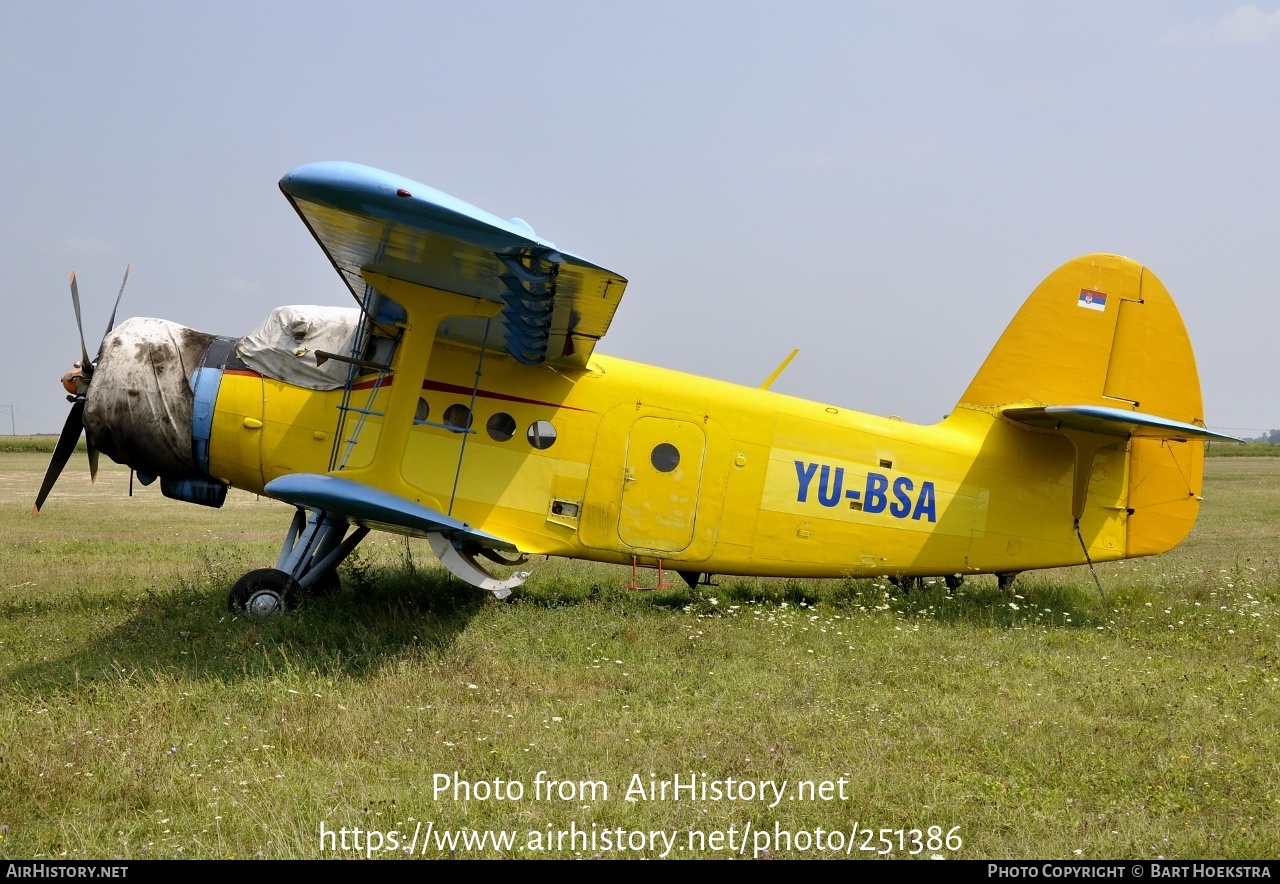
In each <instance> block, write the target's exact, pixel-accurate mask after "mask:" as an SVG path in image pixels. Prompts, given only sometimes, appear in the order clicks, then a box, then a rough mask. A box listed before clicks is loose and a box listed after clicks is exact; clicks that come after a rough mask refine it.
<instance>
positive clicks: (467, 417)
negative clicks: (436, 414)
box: [444, 402, 471, 433]
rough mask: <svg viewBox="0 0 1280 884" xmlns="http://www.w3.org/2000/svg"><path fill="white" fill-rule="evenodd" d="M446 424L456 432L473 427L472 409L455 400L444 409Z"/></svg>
mask: <svg viewBox="0 0 1280 884" xmlns="http://www.w3.org/2000/svg"><path fill="white" fill-rule="evenodd" d="M444 425H445V426H446V427H448V428H449V429H450V430H451V431H452V432H454V433H461V432H462V431H463V430H468V429H470V428H471V409H470V408H467V406H465V405H463V404H462V403H460V402H455V403H454V404H453V405H450V406H449V407H448V408H446V409H445V410H444Z"/></svg>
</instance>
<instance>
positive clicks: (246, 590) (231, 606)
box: [227, 568, 298, 617]
mask: <svg viewBox="0 0 1280 884" xmlns="http://www.w3.org/2000/svg"><path fill="white" fill-rule="evenodd" d="M297 595H298V581H296V580H294V579H293V578H292V577H290V576H289V575H288V574H286V573H285V572H283V571H279V570H277V569H275V568H259V569H258V570H257V571H250V572H249V573H248V574H246V575H244V576H243V577H241V578H240V579H239V580H237V581H236V585H235V586H233V587H231V592H229V593H228V594H227V609H228V610H230V611H232V612H235V613H240V612H244V613H246V614H252V615H253V616H255V617H269V616H271V615H272V614H281V613H283V612H284V611H287V610H288V609H290V608H292V607H293V604H294V601H295V600H296V599H297Z"/></svg>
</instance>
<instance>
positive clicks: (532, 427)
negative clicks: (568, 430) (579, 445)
mask: <svg viewBox="0 0 1280 884" xmlns="http://www.w3.org/2000/svg"><path fill="white" fill-rule="evenodd" d="M525 437H526V438H527V439H528V440H529V444H530V445H532V446H533V447H534V448H536V449H538V450H539V451H545V450H546V449H548V448H550V447H551V446H552V445H555V444H556V428H555V426H554V425H552V423H551V421H534V422H533V423H531V424H529V432H528V433H526V434H525Z"/></svg>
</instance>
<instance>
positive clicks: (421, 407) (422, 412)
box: [413, 396, 431, 423]
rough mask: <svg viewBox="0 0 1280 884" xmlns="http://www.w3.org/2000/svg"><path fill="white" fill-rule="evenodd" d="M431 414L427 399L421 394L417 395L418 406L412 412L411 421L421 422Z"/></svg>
mask: <svg viewBox="0 0 1280 884" xmlns="http://www.w3.org/2000/svg"><path fill="white" fill-rule="evenodd" d="M430 416H431V406H430V405H428V404H427V400H425V399H423V398H422V397H421V396H419V397H418V408H417V410H416V411H414V413H413V422H414V423H422V422H424V421H425V420H426V419H427V418H429V417H430Z"/></svg>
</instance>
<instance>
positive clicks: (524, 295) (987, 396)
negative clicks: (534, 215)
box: [36, 163, 1229, 614]
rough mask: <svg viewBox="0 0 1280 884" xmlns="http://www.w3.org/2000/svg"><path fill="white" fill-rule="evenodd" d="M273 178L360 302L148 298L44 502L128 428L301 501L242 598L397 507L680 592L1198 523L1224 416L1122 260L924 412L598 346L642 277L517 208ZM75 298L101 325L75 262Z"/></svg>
mask: <svg viewBox="0 0 1280 884" xmlns="http://www.w3.org/2000/svg"><path fill="white" fill-rule="evenodd" d="M280 188H281V190H282V191H283V192H284V194H285V196H286V197H287V198H288V200H289V201H290V203H292V205H293V206H294V208H295V209H296V210H297V212H298V214H299V216H301V218H302V220H303V222H304V223H305V224H306V225H307V227H308V228H309V229H310V231H311V233H312V234H313V235H314V236H315V238H316V241H317V242H318V243H319V244H320V246H321V248H322V249H324V252H325V254H326V255H327V256H328V258H329V260H330V261H331V262H332V263H333V266H334V268H335V269H336V270H337V271H338V274H339V275H340V276H341V277H342V279H343V281H344V282H346V284H347V285H348V286H349V287H350V289H351V292H352V293H353V295H354V296H355V299H356V302H357V304H358V307H357V308H349V309H339V308H317V307H285V308H278V309H277V310H275V311H273V312H272V314H271V316H269V317H268V318H267V320H266V321H265V322H264V323H263V324H262V325H260V326H259V327H258V329H257V330H255V331H254V332H253V333H251V334H250V335H246V336H245V337H242V338H222V337H215V336H213V335H207V334H203V333H200V332H196V331H193V330H191V329H186V328H182V327H181V326H177V325H175V324H173V323H168V322H165V321H163V320H156V319H132V320H129V321H127V322H124V323H122V324H121V325H120V326H118V327H115V328H110V329H109V331H108V333H107V335H106V337H105V338H104V339H103V341H102V345H101V347H100V349H99V352H98V355H97V357H96V358H95V359H90V358H89V355H88V350H87V348H84V346H83V331H81V342H82V356H83V358H82V361H81V363H80V364H79V365H78V366H77V368H76V370H74V371H73V372H72V373H70V374H69V375H68V376H67V377H66V378H64V385H65V386H66V387H67V389H68V392H69V393H70V396H69V397H68V398H70V399H72V400H73V402H74V404H73V406H72V412H71V415H70V416H69V418H68V420H67V425H66V427H65V428H64V431H63V436H62V438H61V440H60V442H59V446H58V449H57V451H56V452H55V454H54V457H53V459H52V461H51V463H50V465H49V471H48V474H47V475H46V477H45V481H44V485H43V487H42V488H41V489H40V492H39V496H38V499H37V501H36V509H37V511H38V510H39V507H40V505H41V504H42V503H43V502H44V500H45V498H46V497H47V495H48V493H49V491H50V489H51V488H52V487H53V484H54V482H55V481H56V479H57V477H58V474H59V473H60V472H61V470H62V468H63V466H64V465H65V464H66V462H67V459H68V457H69V456H70V453H71V450H72V448H73V447H74V445H75V442H76V440H77V439H78V438H79V436H80V432H81V428H82V427H83V429H84V430H85V431H86V433H87V438H88V442H89V446H90V468H91V471H92V470H93V469H94V468H95V467H96V462H97V455H98V452H104V453H106V454H107V455H108V456H109V457H111V458H112V459H113V460H115V461H117V462H119V463H122V464H126V465H128V466H129V467H131V468H132V469H133V470H134V471H136V473H137V475H138V478H139V480H140V481H142V482H143V483H150V482H152V481H154V480H156V479H159V480H160V483H161V489H162V491H163V493H164V494H165V495H167V496H169V497H173V498H177V499H180V500H187V501H191V502H193V503H199V504H205V505H209V506H220V505H221V504H222V502H223V500H224V499H225V497H226V493H227V489H228V487H231V486H235V487H237V488H242V489H245V490H248V491H252V492H255V493H259V494H265V495H267V496H269V497H272V498H276V499H278V500H281V501H284V502H286V503H288V504H291V505H292V506H294V507H296V514H295V516H294V519H293V523H292V525H291V527H290V528H289V530H288V532H287V535H286V537H285V541H284V544H283V549H282V551H281V553H280V557H279V560H278V561H277V562H276V566H275V567H274V568H264V569H261V570H256V571H253V572H251V573H249V574H247V575H245V576H244V577H243V578H242V579H240V580H239V581H238V582H237V583H236V585H235V587H234V588H233V589H232V590H231V593H230V600H229V601H230V605H231V607H232V608H233V609H237V610H248V611H250V612H253V613H256V614H269V613H272V612H274V611H278V610H280V609H282V608H284V607H286V606H288V605H289V604H290V603H291V602H292V601H293V599H294V598H295V597H296V596H297V595H298V594H300V593H305V592H308V591H312V592H315V591H320V590H323V589H325V588H327V587H332V586H333V584H334V583H335V582H336V580H337V577H336V573H335V568H336V566H337V565H338V563H339V562H341V561H342V559H343V557H345V556H346V555H347V554H349V553H350V552H351V551H352V549H354V548H355V546H356V545H357V544H358V543H359V542H360V540H361V539H362V538H363V537H364V536H365V535H366V534H367V533H368V531H369V530H370V529H374V528H376V529H380V530H384V531H391V532H396V533H400V534H406V535H411V536H415V537H425V538H427V540H428V541H429V542H430V543H431V546H432V549H433V550H434V551H435V552H436V554H437V555H438V556H439V558H440V560H441V562H442V563H443V564H444V566H445V567H446V568H448V569H449V570H450V571H451V572H452V573H453V574H455V575H457V576H458V577H460V578H461V579H463V580H465V581H467V582H468V583H470V584H472V585H474V586H476V587H479V588H481V589H484V590H488V591H490V592H493V593H494V594H495V595H497V596H498V597H499V598H502V597H504V596H506V595H507V594H508V593H510V592H511V590H512V589H513V588H515V587H516V586H518V585H520V583H522V582H523V581H524V580H525V579H526V578H527V577H528V572H525V571H516V572H514V573H507V572H506V568H511V567H516V566H518V565H519V564H521V563H522V562H523V561H525V557H527V556H529V555H547V556H564V557H568V558H577V559H592V560H596V561H601V562H614V563H618V564H622V565H630V566H632V568H633V571H632V573H633V576H634V574H635V570H634V569H635V568H637V567H647V568H657V569H659V572H658V583H659V585H662V583H663V580H664V574H665V573H666V572H670V571H675V572H677V573H678V574H679V575H680V576H681V577H683V578H684V579H685V580H686V581H688V582H689V583H690V584H691V585H693V584H695V583H697V582H698V581H699V580H700V579H702V578H709V577H710V576H711V575H715V574H731V575H762V576H770V575H772V576H795V577H840V576H854V577H864V576H889V577H891V578H894V579H895V580H897V581H899V582H900V583H904V584H905V583H908V582H910V581H914V580H917V579H919V578H922V577H928V576H933V577H945V578H946V579H947V581H948V584H949V585H952V586H954V585H956V584H957V583H958V581H959V580H960V579H961V578H963V577H964V576H965V575H973V574H996V575H999V576H1000V579H1001V581H1002V583H1003V582H1007V581H1008V580H1010V579H1012V576H1013V575H1015V574H1017V573H1018V572H1021V571H1026V570H1028V569H1033V568H1050V567H1058V566H1064V565H1077V564H1083V563H1085V562H1095V561H1102V560H1112V559H1121V558H1126V557H1132V556H1144V555H1151V554H1154V553H1160V552H1163V551H1165V550H1168V549H1171V548H1172V547H1173V546H1175V545H1176V544H1177V543H1179V542H1180V541H1181V540H1182V539H1183V538H1184V537H1185V536H1186V535H1187V533H1188V532H1189V531H1190V530H1191V527H1192V525H1193V524H1194V522H1195V518H1196V513H1197V510H1198V507H1199V502H1200V496H1199V495H1200V490H1201V476H1202V468H1203V458H1204V445H1203V444H1202V443H1203V441H1204V440H1208V439H1226V438H1229V437H1225V436H1221V435H1219V434H1216V433H1213V432H1211V431H1209V430H1207V429H1206V428H1205V425H1204V421H1203V411H1202V408H1201V400H1200V383H1199V379H1198V377H1197V374H1196V366H1195V359H1194V357H1193V355H1192V352H1191V345H1190V342H1189V340H1188V338H1187V333H1186V329H1185V328H1184V326H1183V323H1182V319H1181V317H1180V316H1179V314H1178V311H1177V308H1176V307H1175V306H1174V303H1173V301H1172V299H1171V298H1170V296H1169V294H1168V292H1167V291H1166V290H1165V288H1164V286H1163V285H1162V284H1161V283H1160V281H1159V280H1158V279H1157V278H1156V277H1155V275H1154V274H1152V273H1151V271H1149V270H1147V269H1146V268H1145V267H1143V266H1142V265H1140V264H1137V263H1135V262H1133V261H1131V260H1129V259H1127V258H1122V257H1118V256H1115V255H1088V256H1085V257H1082V258H1077V259H1076V260H1074V261H1071V262H1069V263H1067V264H1065V265H1063V266H1062V267H1060V268H1059V269H1058V270H1056V271H1054V272H1053V273H1052V274H1051V275H1050V276H1049V277H1048V278H1047V279H1046V280H1045V281H1044V282H1043V283H1041V285H1040V286H1039V287H1038V288H1037V289H1036V290H1035V291H1034V292H1032V294H1031V296H1030V298H1028V300H1027V301H1026V303H1025V304H1024V305H1023V307H1022V309H1021V310H1020V311H1019V312H1018V313H1017V315H1016V316H1015V317H1014V319H1013V321H1012V322H1011V323H1010V325H1009V327H1008V328H1007V329H1006V330H1005V332H1004V334H1003V335H1002V336H1001V338H1000V340H999V341H998V342H997V344H996V346H995V349H994V350H992V352H991V354H990V355H989V356H988V357H987V360H986V362H985V363H984V364H983V366H982V368H981V370H980V371H979V372H978V375H977V377H975V378H974V379H973V381H972V383H971V384H970V385H969V388H968V389H967V390H966V391H965V392H964V394H963V395H962V396H961V397H960V401H959V402H958V403H957V405H956V406H955V408H954V409H953V410H952V411H951V413H950V414H949V415H948V416H947V417H946V418H945V419H943V420H942V421H941V422H940V423H937V424H935V425H933V426H919V425H915V424H911V423H906V422H903V421H900V420H897V419H895V418H883V417H875V416H872V415H867V414H861V413H859V412H856V411H852V410H849V409H847V408H843V407H837V406H833V405H827V404H824V403H817V402H808V401H805V400H802V399H796V398H792V397H790V396H784V395H780V394H777V393H773V392H770V390H769V386H770V384H771V383H772V381H773V380H774V378H776V376H777V374H778V372H775V373H774V375H773V376H772V377H770V378H769V379H768V380H767V381H766V382H765V383H764V384H763V385H762V386H761V387H760V388H748V387H742V386H737V385H734V384H729V383H725V382H721V381H716V380H710V379H707V378H701V377H694V376H690V375H686V374H681V373H679V372H675V371H669V370H666V369H661V368H654V367H650V366H647V365H640V364H637V363H633V362H627V361H624V360H621V359H613V358H609V357H606V356H603V355H600V354H597V353H596V352H595V346H596V342H597V341H598V340H599V339H600V338H601V337H602V336H603V335H604V334H605V332H606V331H607V330H608V328H609V323H610V321H611V320H612V318H613V315H614V312H615V311H616V310H617V308H618V303H619V301H620V300H621V298H622V294H623V292H624V290H625V289H626V285H627V281H626V279H624V278H623V277H622V276H619V275H618V274H616V273H613V272H611V271H609V270H606V269H605V268H603V267H600V266H597V265H595V264H592V263H590V262H589V261H585V260H583V259H581V258H578V257H576V256H574V255H571V254H569V253H568V252H564V251H561V250H560V249H558V248H557V247H556V246H554V245H553V244H552V243H550V242H547V241H546V240H543V239H540V238H539V237H538V236H537V235H536V234H535V233H534V231H533V229H532V228H531V227H530V226H529V225H528V224H527V223H525V222H524V221H522V220H520V219H518V218H516V219H511V220H509V221H508V220H503V219H501V218H498V217H496V216H494V215H490V214H488V213H486V212H484V211H481V210H480V209H477V208H475V207H473V206H471V205H468V204H466V203H464V202H462V201H460V200H457V199H454V198H453V197H450V196H448V195H446V194H443V193H440V192H438V191H435V190H433V189H432V188H430V187H427V186H426V185H423V184H419V183H418V182H415V181H410V180H408V179H405V178H400V177H398V176H395V175H391V174H388V173H386V172H382V171H378V170H376V169H371V168H368V167H364V166H359V165H354V164H350V163H316V164H311V165H306V166H302V167H300V168H298V169H295V170H293V171H292V172H290V173H289V174H287V175H286V176H285V177H284V178H283V179H282V180H281V182H280ZM126 277H127V272H126ZM72 294H73V300H74V302H75V305H76V316H77V322H79V315H80V311H79V298H78V293H77V292H76V291H75V277H74V275H73V276H72ZM118 303H119V298H118V297H117V304H118ZM112 321H113V322H114V312H113V314H112ZM793 355H794V354H793ZM784 366H785V363H784ZM779 371H781V368H780V369H779ZM481 559H487V560H489V564H486V563H484V562H482V561H481ZM492 564H498V565H500V566H504V568H503V571H502V572H499V573H498V574H496V575H495V574H494V573H492V571H491V570H490V569H491V565H492ZM503 573H506V576H503ZM634 584H635V581H634V579H633V581H632V585H634Z"/></svg>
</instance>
